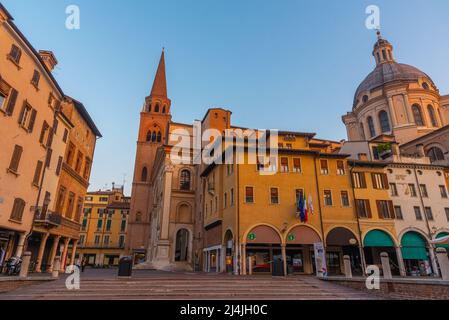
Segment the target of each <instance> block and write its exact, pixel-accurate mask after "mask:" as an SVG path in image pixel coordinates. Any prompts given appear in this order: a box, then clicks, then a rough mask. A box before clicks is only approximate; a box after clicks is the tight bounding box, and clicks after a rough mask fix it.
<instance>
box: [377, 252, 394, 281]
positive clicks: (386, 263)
mask: <svg viewBox="0 0 449 320" xmlns="http://www.w3.org/2000/svg"><path fill="white" fill-rule="evenodd" d="M380 261H381V262H382V270H383V272H384V278H385V279H392V278H393V276H392V275H391V267H390V258H389V257H388V253H386V252H382V253H381V254H380Z"/></svg>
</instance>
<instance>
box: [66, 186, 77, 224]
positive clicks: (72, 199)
mask: <svg viewBox="0 0 449 320" xmlns="http://www.w3.org/2000/svg"><path fill="white" fill-rule="evenodd" d="M74 208H75V194H74V193H73V192H70V193H69V203H68V204H67V211H66V213H65V216H66V218H68V219H72V216H73V209H74Z"/></svg>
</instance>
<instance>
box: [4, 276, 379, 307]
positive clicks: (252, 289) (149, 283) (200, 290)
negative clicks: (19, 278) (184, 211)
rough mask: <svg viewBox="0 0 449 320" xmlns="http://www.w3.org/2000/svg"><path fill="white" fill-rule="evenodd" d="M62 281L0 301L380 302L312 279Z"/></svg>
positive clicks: (33, 287)
mask: <svg viewBox="0 0 449 320" xmlns="http://www.w3.org/2000/svg"><path fill="white" fill-rule="evenodd" d="M65 279H66V276H63V277H61V278H60V279H59V280H56V281H50V282H45V283H39V284H34V285H31V286H25V287H21V288H18V289H15V290H12V291H9V292H5V293H1V294H0V300H23V299H26V300H76V299H80V300H86V299H88V300H115V299H120V300H127V299H133V300H135V299H139V300H204V299H212V300H231V299H232V300H239V299H245V300H309V299H313V300H346V299H351V300H368V299H379V298H378V297H376V296H374V295H371V294H368V293H364V292H360V291H357V290H354V289H350V288H346V287H342V286H339V285H336V284H333V283H328V282H323V281H320V280H318V279H316V278H314V277H310V276H298V277H296V276H295V277H288V278H273V277H271V276H245V277H239V276H232V275H222V274H204V273H199V274H198V273H197V274H194V273H169V272H158V271H134V273H133V277H132V278H117V270H115V269H109V270H91V269H89V270H86V272H85V273H83V274H82V275H81V283H80V290H68V289H67V288H66V286H65Z"/></svg>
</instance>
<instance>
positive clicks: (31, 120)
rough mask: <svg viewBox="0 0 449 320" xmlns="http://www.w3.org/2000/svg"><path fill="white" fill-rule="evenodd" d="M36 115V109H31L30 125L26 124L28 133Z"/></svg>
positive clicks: (31, 128) (32, 126)
mask: <svg viewBox="0 0 449 320" xmlns="http://www.w3.org/2000/svg"><path fill="white" fill-rule="evenodd" d="M36 115H37V111H36V110H35V109H33V110H32V111H31V118H30V125H29V126H28V132H29V133H31V132H33V129H34V123H35V122H36Z"/></svg>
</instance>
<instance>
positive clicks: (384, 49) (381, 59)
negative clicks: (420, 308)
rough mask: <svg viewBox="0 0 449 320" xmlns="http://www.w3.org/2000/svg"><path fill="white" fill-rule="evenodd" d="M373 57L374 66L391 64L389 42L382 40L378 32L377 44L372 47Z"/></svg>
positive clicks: (391, 50)
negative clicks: (374, 60)
mask: <svg viewBox="0 0 449 320" xmlns="http://www.w3.org/2000/svg"><path fill="white" fill-rule="evenodd" d="M373 56H374V58H375V59H376V64H377V65H380V64H383V63H393V62H395V61H394V57H393V46H392V45H391V43H390V42H388V41H387V40H385V39H384V38H382V35H381V33H380V31H377V42H376V44H375V45H374V50H373Z"/></svg>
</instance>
